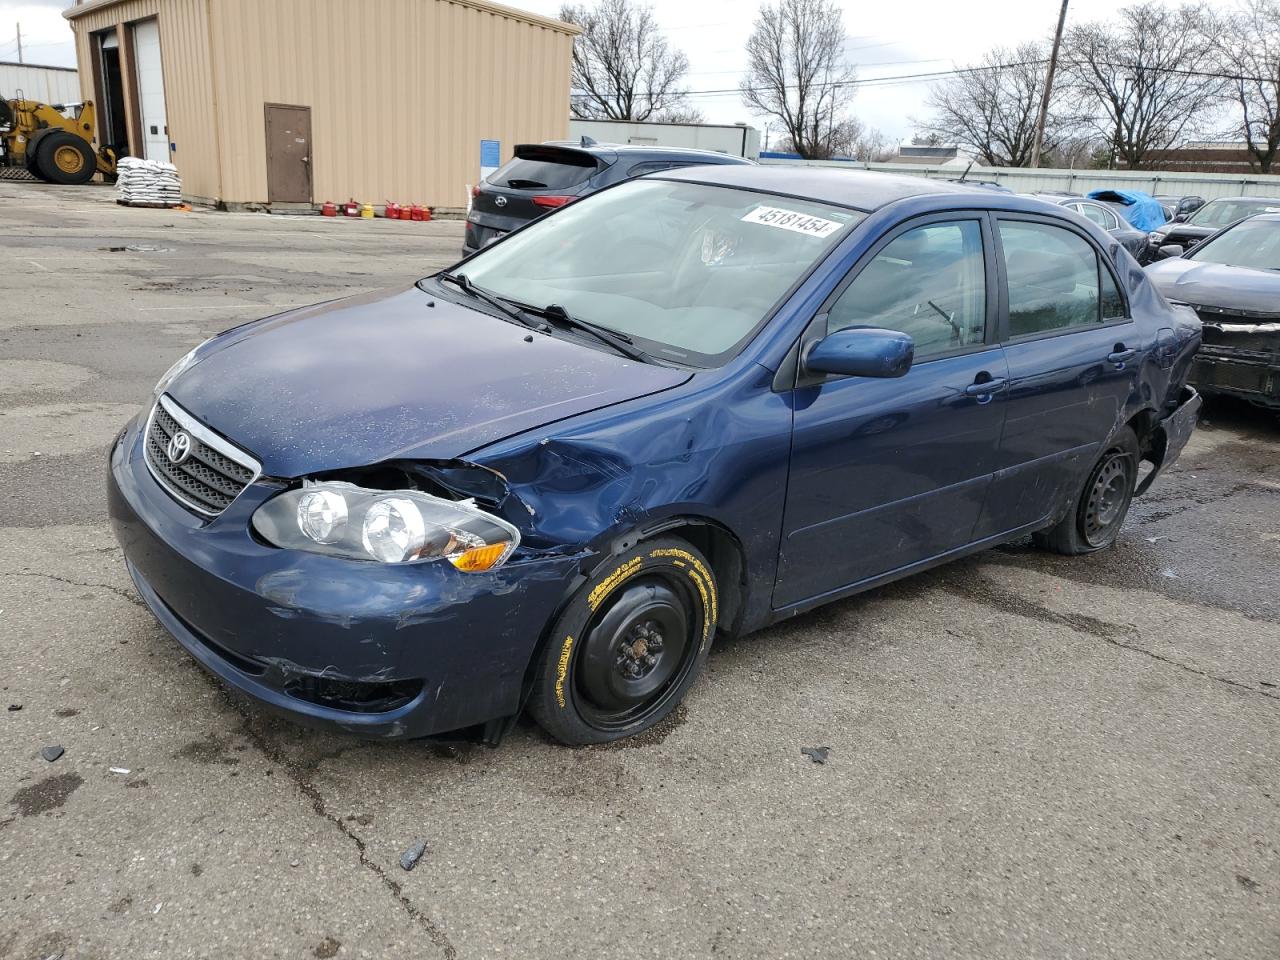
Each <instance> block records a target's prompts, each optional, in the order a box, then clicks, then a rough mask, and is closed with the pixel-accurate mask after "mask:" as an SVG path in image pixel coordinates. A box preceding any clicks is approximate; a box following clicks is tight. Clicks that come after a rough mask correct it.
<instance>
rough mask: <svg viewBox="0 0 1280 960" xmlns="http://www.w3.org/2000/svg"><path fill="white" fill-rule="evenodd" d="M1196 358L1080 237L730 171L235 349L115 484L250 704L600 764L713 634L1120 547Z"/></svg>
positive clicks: (128, 539)
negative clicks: (996, 556)
mask: <svg viewBox="0 0 1280 960" xmlns="http://www.w3.org/2000/svg"><path fill="white" fill-rule="evenodd" d="M1199 342H1200V323H1199V321H1198V320H1197V319H1196V317H1195V315H1194V314H1193V313H1192V312H1191V311H1189V310H1187V309H1186V308H1183V307H1174V306H1170V305H1169V304H1168V303H1167V302H1166V301H1165V300H1164V298H1163V297H1161V296H1160V294H1159V293H1157V292H1156V291H1155V289H1154V288H1153V287H1152V286H1151V284H1150V282H1149V281H1148V280H1147V278H1146V277H1145V276H1144V275H1143V272H1142V270H1141V269H1140V268H1139V267H1138V265H1137V263H1136V262H1135V261H1134V260H1133V259H1132V258H1131V257H1130V256H1129V255H1128V254H1127V253H1126V252H1125V251H1124V250H1123V249H1122V248H1120V247H1119V245H1118V244H1117V243H1116V242H1115V240H1113V239H1112V238H1111V237H1109V236H1108V235H1107V234H1106V233H1104V232H1102V231H1101V230H1099V229H1098V228H1097V227H1095V226H1093V225H1091V224H1089V223H1086V222H1084V221H1083V220H1082V219H1080V218H1078V217H1075V216H1072V215H1071V214H1069V213H1068V212H1067V211H1065V210H1063V209H1062V208H1060V207H1054V206H1051V205H1049V204H1046V203H1042V202H1040V201H1037V200H1033V199H1027V198H1021V197H1016V196H1013V195H1008V194H995V193H989V192H983V191H980V190H975V189H973V188H970V187H966V186H963V185H957V184H946V183H939V182H937V181H931V180H926V179H922V178H913V177H912V178H908V177H890V176H884V175H880V174H871V173H853V172H849V171H831V170H822V169H806V168H790V169H781V168H768V167H755V166H725V167H714V168H713V167H702V168H691V169H685V170H679V171H670V172H667V173H663V174H658V175H654V176H651V177H646V178H642V179H638V180H632V181H628V182H625V183H622V184H620V185H618V186H615V187H612V188H610V189H607V190H604V191H602V192H600V193H598V194H595V195H593V196H591V197H587V198H585V199H582V200H580V201H578V202H576V203H574V204H570V205H567V206H565V207H563V208H561V209H560V210H558V211H556V212H554V213H553V214H551V215H550V216H547V217H545V218H543V219H540V220H538V221H535V222H533V223H532V224H530V225H529V226H527V227H525V228H523V229H521V230H519V231H516V232H514V233H512V234H510V235H509V236H507V237H506V238H504V239H503V240H501V241H500V242H498V243H496V244H494V245H492V246H490V247H488V248H486V249H484V250H482V251H480V252H479V253H477V254H475V255H473V256H472V257H470V258H469V259H467V260H465V261H463V262H461V263H459V264H457V265H456V266H454V267H453V268H451V269H450V270H446V271H443V272H440V273H437V274H435V275H433V276H431V277H428V278H426V279H424V280H422V281H420V282H418V283H417V284H416V285H414V286H412V287H410V288H408V289H404V290H399V291H394V292H390V293H379V294H375V295H368V296H361V297H356V298H354V299H349V300H345V301H341V302H334V303H327V304H321V305H318V306H315V307H309V308H305V309H300V310H293V311H291V312H288V313H285V314H282V315H280V316H276V317H272V318H268V319H265V320H260V321H257V322H254V323H249V324H246V325H244V326H241V327H237V328H235V329H233V330H229V331H227V332H225V333H223V334H220V335H219V336H216V337H214V338H213V339H211V340H209V341H207V342H206V343H203V344H201V345H200V346H199V347H197V348H196V349H195V350H193V351H192V352H191V353H190V354H188V355H187V356H185V357H183V358H182V359H181V360H180V361H178V363H176V364H175V365H174V366H173V367H172V368H171V369H170V370H169V371H168V373H166V374H165V376H164V377H163V378H162V379H161V381H160V383H159V384H158V385H157V386H156V390H155V397H154V400H153V402H152V404H151V405H150V407H149V409H147V410H145V411H144V412H143V413H141V414H140V415H139V416H138V417H137V418H136V419H135V420H134V421H133V422H132V423H130V424H129V425H128V426H127V427H126V428H125V429H124V430H123V431H122V432H121V434H120V435H119V437H118V438H117V439H116V441H115V443H114V444H113V445H112V448H111V451H110V470H109V497H110V512H111V517H112V521H113V523H114V527H115V531H116V534H117V536H118V538H119V540H120V543H121V545H122V547H123V549H124V554H125V557H126V559H127V562H128V568H129V571H130V573H131V574H132V576H133V579H134V582H135V583H136V585H137V588H138V591H139V593H140V594H141V596H142V598H143V599H144V600H145V601H146V603H147V605H148V606H149V607H150V609H151V610H152V611H153V613H154V614H155V616H156V617H157V618H158V619H159V621H160V622H161V623H162V624H163V625H164V627H165V628H166V629H167V630H168V631H169V632H170V633H171V634H172V635H173V636H174V637H176V638H177V640H178V641H179V642H180V643H181V644H182V645H183V646H184V647H185V648H186V649H187V650H188V651H190V653H191V654H192V655H193V656H194V657H195V658H196V659H197V660H198V661H199V662H200V663H201V664H202V665H203V666H204V667H206V668H207V669H208V670H210V671H211V672H213V673H214V674H216V675H217V676H218V677H220V678H221V679H222V680H223V681H225V682H226V683H227V684H228V685H230V686H231V687H233V688H234V689H236V690H238V691H241V692H243V693H245V694H248V695H250V696H252V697H254V698H256V699H257V700H259V701H261V702H262V703H263V704H265V705H266V706H268V707H270V708H273V709H276V710H279V711H282V712H284V713H286V714H287V715H289V716H292V717H294V718H297V719H299V720H302V721H305V722H312V723H317V724H321V725H327V726H330V727H336V728H340V729H342V730H347V731H351V732H354V733H359V734H365V735H367V736H372V737H396V736H406V737H417V736H431V735H438V734H442V733H445V732H453V731H461V730H464V729H469V730H470V731H472V734H471V735H473V736H478V737H482V738H484V739H486V740H488V741H490V742H496V741H497V740H498V739H499V738H500V737H501V736H502V735H503V733H504V732H505V731H506V730H507V729H509V727H510V725H511V724H512V723H514V721H515V720H516V718H517V717H518V716H519V715H520V714H521V713H522V712H524V711H526V710H527V711H528V713H529V714H530V715H531V716H532V717H533V719H535V720H536V721H537V722H538V723H539V724H540V725H541V726H542V727H543V728H544V729H545V730H546V731H547V732H548V733H550V734H551V736H553V737H555V738H556V739H558V740H560V741H563V742H565V743H570V744H581V743H591V742H602V741H608V740H613V739H617V738H620V737H625V736H629V735H632V734H635V733H638V732H640V731H642V730H645V729H646V728H648V727H650V726H652V725H653V724H654V723H656V722H658V721H659V720H661V719H662V718H663V717H664V716H665V715H666V714H668V713H669V712H670V711H671V709H672V708H673V707H674V706H675V705H676V704H677V703H678V702H680V700H681V698H683V697H684V696H685V694H686V693H687V691H688V690H689V688H690V686H691V685H692V684H693V682H694V680H695V679H696V677H697V676H698V673H699V670H700V669H701V667H702V665H703V663H704V662H705V660H706V657H707V652H708V649H709V648H710V646H711V644H712V643H713V641H714V640H715V638H716V637H717V636H718V635H735V634H743V633H746V632H749V631H752V630H757V629H760V628H761V627H764V626H767V625H768V624H770V623H773V622H776V621H778V620H780V619H783V618H786V617H789V616H792V615H795V614H797V613H800V612H802V611H804V610H807V609H810V608H812V607H815V606H817V605H819V604H822V603H826V602H828V601H832V600H836V599H839V598H842V597H847V596H849V595H851V594H854V593H857V592H859V591H861V590H866V589H867V588H869V587H873V586H876V585H878V584H882V583H885V582H886V581H889V580H892V579H895V578H898V577H903V576H906V575H908V574H911V573H914V572H917V571H920V570H924V569H926V568H928V567H931V566H934V565H936V564H940V563H943V562H945V561H948V560H952V559H954V558H956V557H960V556H963V555H965V554H968V553H972V552H975V551H978V550H983V549H985V548H988V547H991V546H993V545H996V544H999V543H1003V542H1005V541H1010V540H1014V539H1017V538H1021V537H1026V536H1028V535H1031V536H1033V537H1034V539H1035V542H1036V543H1038V544H1040V545H1041V546H1043V547H1045V548H1046V549H1050V550H1055V551H1058V552H1061V553H1067V554H1085V553H1089V552H1091V551H1095V550H1100V549H1103V548H1105V547H1107V546H1109V545H1110V544H1111V543H1113V542H1114V540H1115V539H1116V536H1117V534H1118V533H1119V531H1120V527H1121V524H1122V523H1123V522H1124V519H1125V514H1126V511H1127V510H1128V507H1129V503H1130V500H1131V498H1132V497H1134V496H1135V495H1137V494H1140V493H1141V492H1142V491H1143V490H1144V489H1146V487H1147V486H1149V485H1150V484H1151V483H1152V481H1153V480H1154V479H1155V478H1156V476H1157V475H1158V473H1159V472H1160V471H1161V470H1162V469H1164V468H1167V467H1168V466H1169V465H1170V464H1171V463H1172V462H1173V461H1174V459H1175V458H1176V457H1177V456H1178V454H1179V452H1180V451H1181V450H1182V448H1183V445H1184V444H1185V443H1186V441H1187V438H1188V436H1189V434H1190V432H1191V430H1192V429H1193V427H1194V424H1195V418H1196V413H1197V410H1198V408H1199V406H1200V400H1199V397H1198V396H1197V395H1196V394H1195V392H1194V391H1193V390H1192V389H1190V388H1189V387H1187V386H1186V379H1187V374H1188V370H1189V366H1190V364H1191V361H1192V357H1193V355H1194V353H1195V350H1196V348H1197V346H1198V344H1199Z"/></svg>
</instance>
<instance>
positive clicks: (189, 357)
mask: <svg viewBox="0 0 1280 960" xmlns="http://www.w3.org/2000/svg"><path fill="white" fill-rule="evenodd" d="M208 342H209V341H208V340H206V341H204V343H201V344H200V345H199V346H195V347H192V348H191V349H190V350H188V351H187V352H186V353H184V354H183V355H182V356H181V357H180V358H179V359H178V362H177V363H175V364H174V365H173V366H172V367H170V368H169V369H168V370H166V371H165V372H164V376H163V377H161V378H160V379H159V381H157V383H156V388H155V389H154V390H152V391H151V392H152V394H153V395H155V396H156V397H159V396H160V394H162V393H164V392H165V391H166V390H168V389H169V384H171V383H173V381H174V380H177V379H178V375H179V374H180V373H182V372H183V371H184V370H186V369H187V368H188V367H190V366H191V365H192V364H193V363H195V362H196V352H197V351H198V350H199V349H200V347H203V346H204V344H205V343H208Z"/></svg>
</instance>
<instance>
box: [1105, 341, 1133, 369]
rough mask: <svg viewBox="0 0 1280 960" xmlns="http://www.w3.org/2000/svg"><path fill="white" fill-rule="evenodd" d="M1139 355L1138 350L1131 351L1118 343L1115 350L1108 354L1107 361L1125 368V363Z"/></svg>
mask: <svg viewBox="0 0 1280 960" xmlns="http://www.w3.org/2000/svg"><path fill="white" fill-rule="evenodd" d="M1137 355H1138V351H1137V350H1130V349H1129V348H1127V347H1126V346H1125V345H1124V344H1123V343H1117V344H1116V348H1115V350H1113V351H1112V352H1111V353H1108V354H1107V361H1108V362H1109V363H1114V364H1116V365H1118V366H1121V367H1123V366H1124V364H1125V362H1126V361H1128V360H1132V359H1133V358H1134V357H1136V356H1137Z"/></svg>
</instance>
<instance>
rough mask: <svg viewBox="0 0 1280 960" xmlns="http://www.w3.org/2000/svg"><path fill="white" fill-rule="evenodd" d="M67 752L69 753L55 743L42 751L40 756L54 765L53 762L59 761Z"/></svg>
mask: <svg viewBox="0 0 1280 960" xmlns="http://www.w3.org/2000/svg"><path fill="white" fill-rule="evenodd" d="M66 752H67V751H65V750H63V749H62V747H60V746H58V745H57V744H56V743H54V744H50V745H49V746H47V747H45V748H44V749H42V750H41V751H40V756H42V757H44V758H45V759H46V760H48V761H49V762H50V763H53V761H55V760H57V759H58V758H59V757H60V756H62V755H63V754H64V753H66Z"/></svg>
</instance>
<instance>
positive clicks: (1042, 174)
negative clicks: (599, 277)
mask: <svg viewBox="0 0 1280 960" xmlns="http://www.w3.org/2000/svg"><path fill="white" fill-rule="evenodd" d="M760 162H761V163H763V164H778V165H783V166H785V165H792V166H796V165H798V166H813V167H839V168H841V169H845V170H876V171H879V172H882V173H896V174H906V175H908V176H917V177H949V178H953V179H954V178H956V177H959V176H960V175H961V174H963V173H964V167H962V166H961V167H956V166H945V167H944V166H926V165H922V164H913V163H846V162H843V161H839V160H774V159H767V160H766V159H762V160H761V161H760ZM968 177H969V179H970V180H986V181H990V182H994V183H998V184H1000V185H1001V186H1002V187H1008V188H1009V189H1010V190H1012V191H1013V192H1014V193H1037V192H1040V191H1049V190H1058V191H1065V192H1067V193H1078V194H1085V193H1088V192H1089V191H1091V190H1106V189H1108V188H1111V189H1119V190H1142V191H1144V192H1146V193H1150V194H1162V195H1170V196H1178V197H1188V196H1195V197H1204V198H1205V199H1206V200H1213V199H1215V198H1217V197H1280V176H1265V175H1263V174H1243V175H1242V174H1234V173H1167V172H1161V171H1132V170H1031V169H1028V168H1025V167H978V166H975V167H973V169H971V170H970V171H969V174H968Z"/></svg>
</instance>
